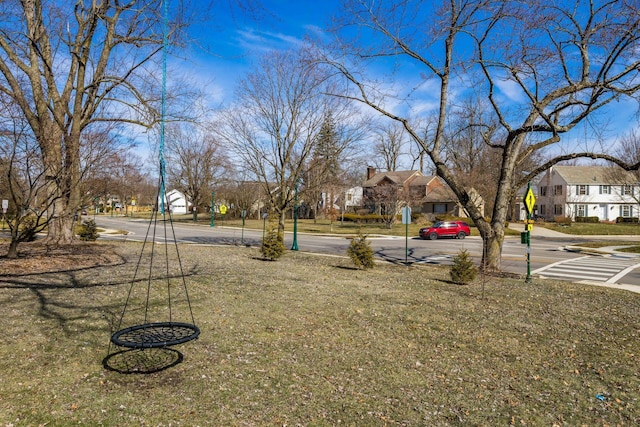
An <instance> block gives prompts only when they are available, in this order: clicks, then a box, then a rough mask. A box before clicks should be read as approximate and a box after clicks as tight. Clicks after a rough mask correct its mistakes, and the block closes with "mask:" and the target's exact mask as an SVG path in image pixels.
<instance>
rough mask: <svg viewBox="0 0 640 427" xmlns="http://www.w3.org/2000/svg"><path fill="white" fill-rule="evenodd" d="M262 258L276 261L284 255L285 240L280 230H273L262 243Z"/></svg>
mask: <svg viewBox="0 0 640 427" xmlns="http://www.w3.org/2000/svg"><path fill="white" fill-rule="evenodd" d="M260 252H262V256H263V257H264V258H266V259H268V260H271V261H275V260H277V259H278V258H280V257H281V256H282V254H284V239H283V236H281V235H280V233H278V230H276V229H275V228H272V229H271V230H269V232H268V233H267V235H266V236H265V237H264V240H263V241H262V247H261V248H260Z"/></svg>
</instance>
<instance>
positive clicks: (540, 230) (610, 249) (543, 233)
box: [509, 223, 640, 258]
mask: <svg viewBox="0 0 640 427" xmlns="http://www.w3.org/2000/svg"><path fill="white" fill-rule="evenodd" d="M509 228H510V229H511V230H516V231H524V224H522V223H509ZM531 238H556V239H561V238H565V239H567V240H570V239H571V240H573V241H575V240H576V239H580V240H584V241H593V240H617V241H623V242H630V243H631V242H637V243H638V245H640V236H633V235H631V236H630V235H587V236H579V235H575V234H566V233H561V232H559V231H555V230H550V229H548V228H546V227H541V226H537V227H536V225H535V224H534V225H533V229H532V230H531ZM624 247H628V246H604V247H600V248H589V247H582V246H580V243H573V242H572V244H571V245H567V246H565V250H569V251H575V252H585V253H591V254H615V255H618V256H625V257H630V258H631V257H640V254H634V253H628V252H620V251H618V249H620V248H624Z"/></svg>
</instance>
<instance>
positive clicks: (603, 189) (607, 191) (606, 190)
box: [600, 185, 611, 194]
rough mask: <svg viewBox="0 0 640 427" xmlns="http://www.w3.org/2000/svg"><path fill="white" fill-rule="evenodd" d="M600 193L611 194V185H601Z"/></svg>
mask: <svg viewBox="0 0 640 427" xmlns="http://www.w3.org/2000/svg"><path fill="white" fill-rule="evenodd" d="M600 194H611V186H610V185H601V186H600Z"/></svg>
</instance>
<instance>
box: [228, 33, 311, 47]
mask: <svg viewBox="0 0 640 427" xmlns="http://www.w3.org/2000/svg"><path fill="white" fill-rule="evenodd" d="M237 36H238V37H237V38H236V43H237V44H238V46H239V47H240V48H241V49H243V50H245V51H250V52H266V51H270V50H274V49H290V48H294V47H299V46H301V45H302V44H304V41H303V40H302V39H300V38H299V37H295V36H291V35H288V34H284V33H279V32H270V31H258V30H255V29H252V28H249V29H244V30H238V31H237Z"/></svg>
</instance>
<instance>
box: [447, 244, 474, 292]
mask: <svg viewBox="0 0 640 427" xmlns="http://www.w3.org/2000/svg"><path fill="white" fill-rule="evenodd" d="M477 274H478V268H477V267H476V266H475V265H474V264H473V260H472V259H471V257H470V256H469V252H467V250H466V249H462V250H461V251H459V252H458V255H456V256H455V257H454V258H453V265H452V266H451V269H450V270H449V276H450V277H451V280H452V281H453V282H454V283H457V284H459V285H467V284H469V283H470V282H472V281H473V280H474V279H475V278H476V276H477Z"/></svg>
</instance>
